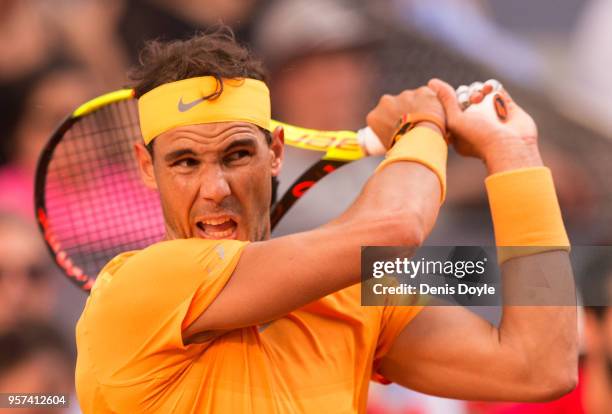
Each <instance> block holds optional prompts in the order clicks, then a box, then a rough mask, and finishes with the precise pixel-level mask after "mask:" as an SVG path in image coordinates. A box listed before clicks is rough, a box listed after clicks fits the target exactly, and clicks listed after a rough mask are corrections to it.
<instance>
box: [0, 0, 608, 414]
mask: <svg viewBox="0 0 612 414" xmlns="http://www.w3.org/2000/svg"><path fill="white" fill-rule="evenodd" d="M610 21H612V2H610V1H607V0H539V1H537V2H534V1H530V0H514V1H512V2H510V1H503V0H437V1H435V2H433V1H431V2H425V1H418V0H367V1H366V0H346V1H341V0H172V1H170V0H105V1H102V0H0V392H10V391H13V392H14V391H20V392H28V391H29V392H35V391H47V392H52V391H54V392H59V391H65V392H67V393H70V394H72V395H73V394H74V391H73V372H74V358H75V345H74V326H75V324H76V320H77V319H78V316H79V314H80V312H81V309H82V306H83V304H84V301H85V299H86V297H85V295H84V294H83V293H82V292H80V291H79V290H78V289H77V288H76V287H73V286H72V285H70V283H69V282H68V281H66V280H64V279H63V277H62V276H61V275H60V273H59V271H58V270H57V269H56V268H55V267H54V264H53V263H52V261H51V259H50V257H49V255H48V253H47V252H46V250H45V248H44V244H43V242H42V239H41V237H40V236H39V234H38V230H37V228H36V226H35V224H34V214H33V207H32V206H33V201H32V199H33V195H32V194H33V176H34V173H35V168H36V161H37V158H38V155H39V153H40V151H41V148H42V146H43V145H44V143H45V142H46V140H47V139H48V137H49V135H50V134H51V133H52V132H53V130H54V128H55V127H56V126H57V125H58V124H59V123H60V122H61V120H62V119H63V118H64V117H65V116H67V115H68V114H69V113H70V112H71V111H72V110H73V109H74V108H76V106H78V105H79V104H80V103H82V102H84V101H86V100H88V99H90V98H92V97H95V96H96V95H98V94H101V93H104V92H107V91H109V90H114V89H119V88H121V87H123V86H126V85H129V80H128V76H127V75H128V70H129V67H130V65H132V64H134V63H136V62H137V61H138V51H139V49H140V48H141V46H142V45H143V43H144V42H145V41H146V40H149V39H154V38H159V39H176V38H185V37H189V36H191V35H192V34H194V33H195V32H196V31H198V30H205V29H206V28H208V27H211V26H212V25H214V24H215V23H217V22H224V23H226V24H229V25H231V26H232V27H233V28H234V30H235V32H236V34H237V37H238V38H239V39H240V41H241V42H243V43H246V44H248V45H249V46H250V47H251V48H252V49H254V50H255V51H256V52H257V53H258V54H259V55H260V56H261V57H262V58H263V60H264V61H265V62H266V65H267V67H268V69H269V73H270V79H271V81H270V88H271V92H272V102H273V113H274V117H275V119H278V120H281V121H285V122H288V123H292V124H296V125H300V126H304V127H310V128H316V129H358V128H360V127H362V126H364V124H365V115H366V114H367V112H368V111H369V110H370V109H371V108H372V107H373V106H374V105H375V103H376V102H377V100H378V98H379V97H380V96H381V95H382V94H383V93H394V94H395V93H399V92H400V91H401V90H403V89H411V88H416V87H419V86H422V85H424V84H425V83H426V82H427V80H428V79H430V78H432V77H439V78H442V79H444V80H446V81H448V82H449V83H451V84H453V85H455V86H458V85H460V84H469V83H471V82H473V81H476V80H481V81H484V80H486V79H489V78H497V79H499V80H501V81H502V83H503V84H504V85H505V86H506V88H507V89H508V90H509V91H510V92H511V93H512V95H513V97H514V98H515V100H517V101H518V102H519V103H520V104H521V105H522V106H523V107H524V108H525V109H526V110H527V111H528V112H529V113H531V115H532V116H533V117H534V118H535V119H536V121H537V123H538V126H539V128H540V138H541V147H542V153H543V157H544V160H545V162H546V163H547V164H548V165H549V166H550V167H551V168H552V170H553V174H554V176H555V181H556V185H557V188H558V193H559V197H560V201H561V204H562V209H563V212H564V218H565V221H566V225H567V227H568V230H569V233H570V239H571V240H572V243H573V244H582V245H609V244H610V243H611V242H612V183H611V182H610V178H611V177H612V116H611V115H612V114H611V113H610V109H609V108H610V105H611V104H612V76H610V75H609V72H608V71H609V68H610V67H612V48H610V47H609V44H610V41H612V25H610ZM288 152H289V154H288V160H287V162H286V167H285V171H284V172H283V175H282V176H281V192H282V190H283V189H284V188H286V186H287V185H288V184H289V183H290V182H291V181H292V179H293V178H295V177H296V176H297V175H298V174H299V173H300V172H301V171H303V168H304V166H305V165H306V164H307V163H309V162H312V161H313V159H312V158H311V157H313V156H315V155H313V154H304V153H301V152H299V151H295V150H292V149H289V151H288ZM378 162H379V160H378V159H365V160H362V161H360V162H357V163H353V164H350V165H348V166H346V167H344V168H343V169H342V170H340V171H339V172H337V173H334V174H332V175H331V176H329V177H327V178H326V179H325V180H324V181H323V182H322V183H321V184H319V185H318V186H317V187H316V188H314V189H313V190H312V191H310V192H309V193H308V194H307V195H306V196H304V197H303V198H302V199H301V201H300V203H298V205H296V206H295V207H294V209H293V210H292V211H291V212H290V213H289V214H288V215H287V216H286V218H285V219H284V220H283V222H282V223H281V224H280V225H279V227H278V228H277V230H276V232H275V234H276V235H281V234H286V233H291V232H295V231H299V230H304V229H309V228H312V227H314V226H317V225H319V224H322V223H324V222H326V221H328V220H329V219H331V218H332V217H334V216H336V215H337V214H339V213H340V212H341V211H342V210H344V208H346V207H347V206H348V204H349V203H350V202H351V201H352V200H353V198H354V197H355V196H356V194H357V192H358V191H359V189H360V188H361V185H362V184H363V182H364V181H365V180H366V179H367V177H368V176H369V174H371V172H372V171H373V169H374V168H375V166H376V165H377V163H378ZM484 178H485V169H484V166H483V165H482V163H480V162H479V161H477V160H473V159H464V158H459V157H458V156H456V155H455V154H451V156H450V160H449V169H448V197H447V202H446V204H445V206H444V208H443V210H442V213H441V216H440V219H439V222H438V224H437V226H436V229H435V231H434V233H433V234H432V235H431V237H430V239H429V240H428V242H427V243H429V244H447V245H450V244H456V245H461V244H464V245H469V244H475V245H477V244H481V245H484V244H491V243H493V232H492V227H491V222H490V217H489V213H488V207H487V203H486V195H485V192H484V185H483V180H484ZM322 200H324V202H322ZM593 260H600V261H593V262H592V263H591V262H589V263H584V266H585V268H588V266H593V263H597V264H598V266H599V267H597V269H603V270H601V271H600V272H599V273H600V274H602V275H603V276H602V278H600V279H598V283H601V290H603V291H606V292H607V291H609V290H612V289H609V287H610V286H612V283H609V282H610V280H612V264H610V263H609V261H608V262H606V261H605V260H604V259H601V258H596V259H593ZM602 260H603V261H602ZM606 277H609V279H606ZM606 303H610V301H609V300H607V302H606ZM485 316H487V317H489V318H490V319H492V320H495V318H496V314H495V311H492V312H491V313H490V314H487V313H486V312H485ZM583 326H584V330H583V331H584V334H583V342H584V344H583V352H584V355H583V358H582V365H581V383H580V385H579V387H578V389H577V390H576V391H575V392H574V393H572V394H570V395H569V396H567V397H565V398H564V399H562V400H560V401H557V402H554V403H551V404H540V405H529V406H527V405H517V404H490V403H483V402H460V401H453V400H446V399H440V398H434V397H428V396H424V395H421V394H418V393H415V392H411V391H408V390H404V389H400V388H399V387H396V386H394V385H390V386H381V385H377V384H372V390H371V398H370V407H369V412H370V413H391V414H399V413H401V414H429V413H451V414H452V413H495V414H499V413H515V412H530V413H531V412H533V413H536V412H537V413H540V412H541V413H578V412H588V413H610V412H612V368H611V367H612V362H611V361H612V316H609V315H608V309H607V308H604V309H587V310H586V312H585V313H584V323H583ZM585 378H587V379H588V380H585ZM585 384H586V385H585ZM0 412H2V410H1V409H0ZM23 412H25V410H24V411H23ZM37 412H42V411H37ZM50 412H51V411H50ZM67 412H72V413H78V412H79V411H78V405H77V404H76V403H73V404H72V405H71V408H70V409H69V410H68V411H67Z"/></svg>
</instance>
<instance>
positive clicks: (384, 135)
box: [366, 86, 454, 149]
mask: <svg viewBox="0 0 612 414" xmlns="http://www.w3.org/2000/svg"><path fill="white" fill-rule="evenodd" d="M453 93H454V92H453ZM417 112H418V113H425V114H431V115H434V116H436V117H438V118H439V119H440V120H441V121H442V122H443V123H444V122H445V120H446V115H445V114H444V108H443V107H442V104H441V103H440V101H439V100H438V97H437V96H436V94H435V93H434V91H432V90H431V89H430V88H428V87H426V86H423V87H421V88H419V89H414V90H406V91H404V92H402V93H400V94H399V95H383V96H382V98H380V101H379V102H378V105H376V108H374V109H373V110H372V111H370V113H369V114H368V116H367V118H366V120H367V123H368V126H369V127H370V128H372V131H374V133H376V135H377V136H378V138H379V139H380V141H381V143H382V144H383V145H384V146H385V148H387V149H389V148H390V147H391V145H392V144H393V134H394V133H395V132H396V130H397V128H398V121H399V120H400V119H401V117H402V116H403V115H404V114H410V113H417ZM422 124H423V126H427V127H429V128H432V129H434V130H435V131H438V132H440V133H441V134H442V135H444V134H445V133H446V131H440V128H438V127H437V126H436V125H435V124H433V123H431V122H423V123H422Z"/></svg>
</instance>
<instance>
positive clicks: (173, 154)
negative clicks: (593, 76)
mask: <svg viewBox="0 0 612 414" xmlns="http://www.w3.org/2000/svg"><path fill="white" fill-rule="evenodd" d="M185 155H191V156H192V157H195V156H196V153H195V152H193V150H191V149H189V148H182V149H178V150H176V151H172V152H170V153H168V154H166V155H165V156H164V161H166V162H172V161H174V160H175V159H177V158H180V157H183V156H185Z"/></svg>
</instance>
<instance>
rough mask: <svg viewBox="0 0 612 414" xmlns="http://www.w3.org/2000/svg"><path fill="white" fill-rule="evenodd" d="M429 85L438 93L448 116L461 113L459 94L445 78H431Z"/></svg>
mask: <svg viewBox="0 0 612 414" xmlns="http://www.w3.org/2000/svg"><path fill="white" fill-rule="evenodd" d="M427 86H429V88H430V89H431V90H432V91H434V92H435V93H436V95H437V97H438V99H439V100H440V103H441V104H442V106H443V107H444V111H445V112H446V116H447V117H449V118H454V117H455V116H457V115H459V113H460V112H461V108H459V102H457V95H456V94H455V89H453V87H452V86H450V85H449V84H448V83H446V82H444V81H443V80H440V79H435V78H434V79H431V80H430V81H429V82H428V83H427Z"/></svg>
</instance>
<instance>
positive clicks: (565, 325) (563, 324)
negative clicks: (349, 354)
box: [380, 251, 577, 401]
mask: <svg viewBox="0 0 612 414" xmlns="http://www.w3.org/2000/svg"><path fill="white" fill-rule="evenodd" d="M502 275H503V282H504V288H505V289H507V290H514V293H515V294H521V295H524V294H525V293H526V292H527V290H532V291H536V292H538V291H539V293H537V294H544V292H542V288H541V287H542V286H554V287H555V289H557V288H558V289H559V292H561V294H566V295H568V297H567V298H566V302H563V303H567V304H568V305H570V304H571V303H572V300H574V297H573V296H570V295H573V289H572V288H571V283H572V275H571V267H570V264H569V259H568V255H567V253H566V252H561V251H553V252H547V253H541V254H537V255H533V256H525V257H521V258H516V259H512V260H509V261H508V262H506V263H505V264H504V265H502ZM508 285H510V286H508ZM562 285H565V287H562ZM568 285H569V286H568ZM517 290H522V292H521V293H518V292H517ZM544 290H546V289H544ZM523 297H524V296H523ZM545 299H547V300H550V299H551V298H550V296H549V295H546V294H544V295H543V296H542V298H541V300H542V301H540V302H539V303H545V302H543V301H544V300H545ZM557 299H558V297H557ZM555 302H556V301H555ZM555 304H556V305H558V304H559V302H557V303H555ZM576 327H577V321H576V308H575V307H573V306H566V307H561V306H537V307H536V306H504V308H503V317H502V321H501V324H500V326H499V328H497V327H495V326H494V325H492V324H490V323H489V322H487V321H485V320H484V319H482V318H480V317H478V316H477V315H475V314H473V313H472V312H470V311H469V310H467V309H465V308H463V307H456V306H430V307H427V308H425V309H424V310H423V311H421V313H420V314H419V315H418V316H417V317H416V318H415V319H414V321H413V322H411V323H410V324H409V325H408V326H407V327H406V328H405V329H404V330H403V331H402V333H401V334H400V336H399V337H398V339H397V340H396V342H395V343H394V345H393V347H392V349H391V350H390V352H389V353H388V354H387V355H386V357H385V359H384V360H383V363H382V365H381V368H380V372H381V373H382V374H383V375H384V376H385V377H386V378H387V379H389V380H391V381H394V382H397V383H398V384H401V385H404V386H406V387H409V388H411V389H414V390H417V391H421V392H424V393H427V394H432V395H438V396H441V397H448V398H459V399H469V400H506V401H544V400H549V399H554V398H558V397H560V396H561V395H563V394H565V393H567V392H569V391H570V390H571V389H572V388H573V387H574V386H575V381H576V379H575V378H576V369H577V341H576Z"/></svg>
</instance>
